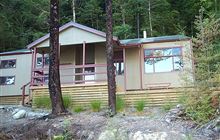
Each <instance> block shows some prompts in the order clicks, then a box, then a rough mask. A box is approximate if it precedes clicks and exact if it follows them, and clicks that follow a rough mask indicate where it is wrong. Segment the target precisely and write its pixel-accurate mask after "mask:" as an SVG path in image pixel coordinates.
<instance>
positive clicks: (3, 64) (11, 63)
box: [0, 59, 16, 69]
mask: <svg viewBox="0 0 220 140" xmlns="http://www.w3.org/2000/svg"><path fill="white" fill-rule="evenodd" d="M15 67H16V60H15V59H13V60H1V61H0V68H1V69H7V68H15Z"/></svg>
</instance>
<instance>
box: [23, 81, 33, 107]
mask: <svg viewBox="0 0 220 140" xmlns="http://www.w3.org/2000/svg"><path fill="white" fill-rule="evenodd" d="M30 83H31V82H28V83H27V84H25V85H23V86H22V87H21V90H22V105H24V99H25V88H26V86H28V85H29V84H30Z"/></svg>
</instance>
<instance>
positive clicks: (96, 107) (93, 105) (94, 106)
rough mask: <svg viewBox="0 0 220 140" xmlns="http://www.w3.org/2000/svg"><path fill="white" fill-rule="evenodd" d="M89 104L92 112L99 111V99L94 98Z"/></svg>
mask: <svg viewBox="0 0 220 140" xmlns="http://www.w3.org/2000/svg"><path fill="white" fill-rule="evenodd" d="M90 104H91V108H92V111H94V112H99V111H100V109H101V101H98V100H95V101H92V102H91V103H90Z"/></svg>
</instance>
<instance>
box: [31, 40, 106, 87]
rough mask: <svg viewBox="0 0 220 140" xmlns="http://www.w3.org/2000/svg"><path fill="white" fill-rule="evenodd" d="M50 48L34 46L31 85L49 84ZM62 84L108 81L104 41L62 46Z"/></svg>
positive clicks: (60, 57)
mask: <svg viewBox="0 0 220 140" xmlns="http://www.w3.org/2000/svg"><path fill="white" fill-rule="evenodd" d="M48 54H49V48H48V47H44V48H34V51H33V63H32V64H33V65H32V78H31V86H43V85H46V84H48V72H49V55H48ZM59 54H60V55H59V59H60V80H61V84H62V85H65V84H86V83H97V82H106V80H107V76H106V74H107V71H106V66H107V65H106V57H105V46H104V43H89V44H86V43H85V42H83V43H82V44H77V45H61V46H60V53H59Z"/></svg>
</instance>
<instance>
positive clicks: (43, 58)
mask: <svg viewBox="0 0 220 140" xmlns="http://www.w3.org/2000/svg"><path fill="white" fill-rule="evenodd" d="M44 54H45V53H44V51H43V52H42V68H44V65H45V55H44ZM42 73H43V76H44V69H43V70H42ZM44 78H45V77H42V83H41V84H42V85H43V84H44Z"/></svg>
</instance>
